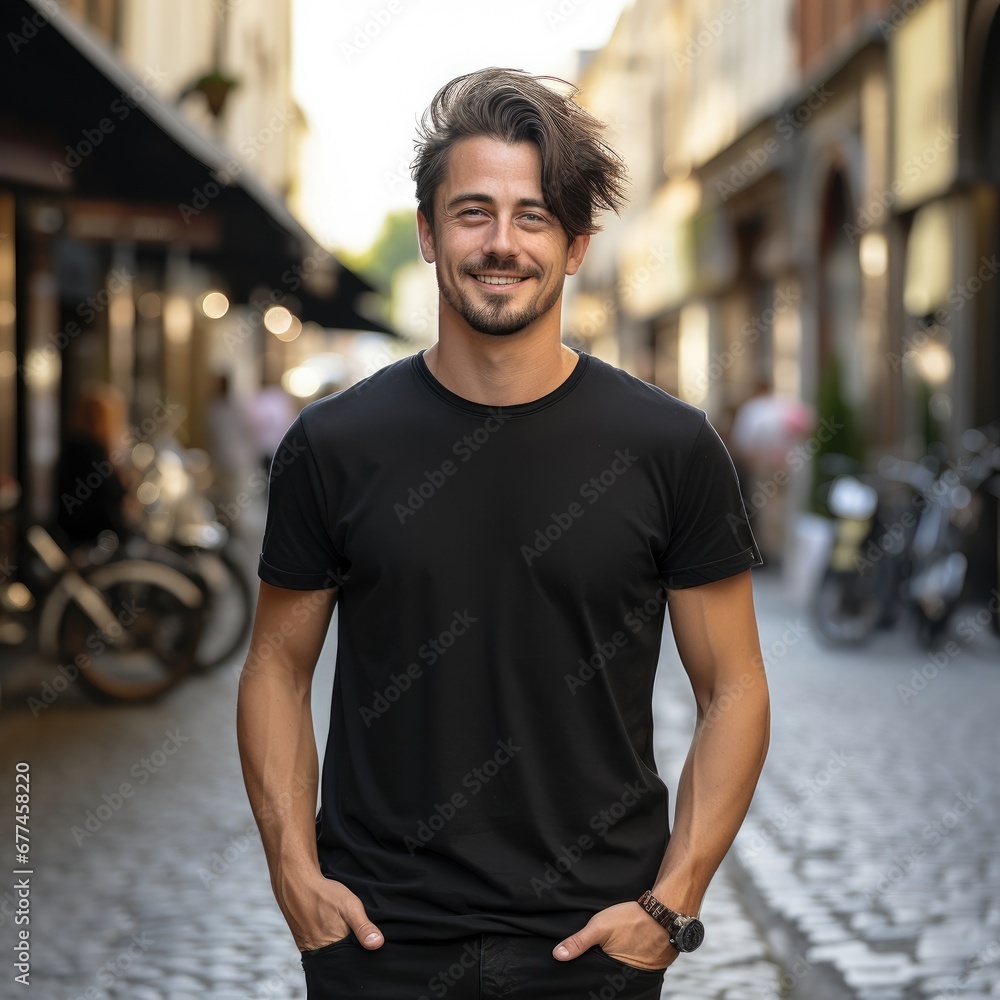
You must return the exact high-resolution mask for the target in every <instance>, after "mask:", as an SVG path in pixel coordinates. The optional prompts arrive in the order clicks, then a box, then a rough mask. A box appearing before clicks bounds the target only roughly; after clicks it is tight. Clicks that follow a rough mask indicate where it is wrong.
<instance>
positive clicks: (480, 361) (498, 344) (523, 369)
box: [424, 331, 580, 406]
mask: <svg viewBox="0 0 1000 1000" xmlns="http://www.w3.org/2000/svg"><path fill="white" fill-rule="evenodd" d="M470 332H471V333H472V336H464V335H461V334H460V335H457V336H446V335H444V331H440V332H439V339H438V342H437V343H436V344H434V345H433V346H432V347H429V348H428V349H427V350H426V351H425V352H424V361H425V362H426V364H427V367H428V368H429V369H430V373H431V374H432V375H433V376H434V377H435V378H436V379H437V380H438V381H439V382H440V383H441V384H442V385H443V386H444V387H445V388H446V389H450V390H451V391H452V392H453V393H455V394H456V395H458V396H461V397H462V398H463V399H468V400H471V401H472V402H474V403H482V404H484V405H486V406H516V405H517V404H518V403H530V402H531V401H532V400H535V399H540V398H541V397H542V396H545V395H546V394H548V393H550V392H552V391H553V390H554V389H557V388H558V387H559V386H560V385H562V383H563V382H565V381H566V379H567V378H569V376H570V373H571V372H572V371H573V369H574V368H575V367H576V365H577V362H578V361H579V360H580V358H579V355H577V353H576V352H575V351H573V350H572V349H571V348H569V347H566V346H565V345H564V344H563V343H561V341H560V340H559V339H558V331H556V334H555V335H554V336H553V335H551V334H549V335H547V336H544V337H542V336H539V335H538V333H540V332H541V331H538V333H536V334H534V335H532V334H530V333H528V332H527V331H522V332H521V333H515V334H511V335H509V336H506V337H493V336H488V335H485V334H479V333H475V332H474V331H470Z"/></svg>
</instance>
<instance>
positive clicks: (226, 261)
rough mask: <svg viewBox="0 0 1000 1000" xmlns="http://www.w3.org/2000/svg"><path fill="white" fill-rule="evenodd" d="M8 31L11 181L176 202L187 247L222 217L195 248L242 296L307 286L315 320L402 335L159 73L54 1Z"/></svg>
mask: <svg viewBox="0 0 1000 1000" xmlns="http://www.w3.org/2000/svg"><path fill="white" fill-rule="evenodd" d="M0 29H2V35H3V37H4V39H5V45H7V46H9V47H10V48H11V49H12V51H9V52H8V53H7V55H6V56H5V57H4V58H3V59H2V60H0V181H3V180H7V181H9V182H11V183H13V184H16V185H23V186H26V187H28V188H34V189H38V190H39V191H44V190H51V191H53V192H62V193H64V194H67V195H72V196H74V197H77V198H83V199H95V200H102V199H103V200H108V201H116V202H119V203H121V202H135V203H145V204H153V203H155V204H159V205H161V206H164V205H165V206H168V207H169V208H170V210H171V212H176V214H177V218H178V220H179V221H180V227H179V228H180V230H181V232H182V235H181V237H180V238H179V240H178V242H179V243H181V244H184V242H185V241H184V239H183V230H184V229H186V228H188V227H189V226H191V225H193V224H196V220H197V219H198V218H199V217H200V216H201V215H202V214H205V215H210V216H214V217H217V219H218V220H219V223H220V224H219V234H220V235H219V239H218V242H217V245H214V246H211V247H206V246H204V245H203V244H204V241H201V242H202V245H201V246H195V247H194V248H193V250H192V255H193V256H196V257H198V258H199V259H203V260H205V261H207V262H209V263H210V264H211V266H212V267H213V268H214V269H215V270H217V271H218V272H220V273H221V275H222V276H223V277H225V278H226V279H227V280H228V281H229V282H230V284H231V288H232V291H233V293H234V295H236V296H237V297H239V296H240V295H241V294H242V293H246V292H249V290H250V288H252V287H257V286H260V285H261V284H264V285H268V286H269V287H271V288H273V289H274V291H275V293H284V292H285V291H287V292H288V293H289V294H296V293H298V294H296V297H297V298H298V299H299V301H300V302H301V303H302V304H303V309H308V310H309V311H308V313H304V314H303V315H302V316H301V318H302V319H303V320H313V321H314V322H317V323H319V324H320V325H321V326H324V327H336V328H341V329H359V330H376V331H380V332H383V333H390V334H393V335H395V334H394V333H393V331H391V330H389V329H387V328H386V327H385V326H384V325H383V324H381V323H379V322H377V321H374V320H369V319H368V318H366V317H364V316H363V315H361V312H360V307H359V305H358V302H357V300H359V299H361V298H362V297H364V296H366V295H369V296H370V295H371V293H372V292H373V289H372V288H371V286H370V285H369V284H368V283H367V282H366V281H364V280H363V279H362V278H360V277H359V276H358V275H356V274H354V273H353V272H352V271H350V270H349V269H348V268H346V267H344V266H343V265H342V264H340V262H339V261H337V260H336V259H335V258H333V256H332V255H330V254H329V253H328V252H327V251H325V250H324V249H323V248H322V247H320V246H319V244H318V243H317V241H316V240H315V239H314V238H313V237H312V236H311V234H310V233H309V232H308V231H307V230H306V229H305V228H304V227H303V226H302V225H301V223H299V221H298V220H297V219H296V218H295V217H294V216H293V215H292V214H291V212H289V211H288V209H287V207H286V206H285V204H284V203H283V201H282V199H281V198H280V197H279V196H278V195H277V194H275V193H273V192H272V191H270V190H269V189H268V188H267V186H266V185H264V184H263V183H262V182H261V181H260V180H259V179H258V178H257V177H255V176H254V174H253V173H252V169H251V168H248V167H247V165H246V163H245V162H244V161H243V160H242V159H241V158H240V157H239V156H236V155H235V154H231V153H229V152H227V151H226V150H225V149H224V148H223V147H222V146H221V145H220V144H219V143H217V142H216V141H215V140H214V139H212V138H210V137H208V136H206V135H205V134H204V133H202V132H201V131H200V130H199V129H198V128H196V127H195V126H194V125H193V124H192V123H191V122H189V121H188V120H187V119H186V118H185V117H184V116H183V115H182V114H181V113H180V111H179V110H178V109H177V108H176V107H174V106H173V105H172V104H170V103H167V102H164V101H162V100H160V99H159V98H158V97H157V96H156V94H155V93H154V92H153V79H152V78H151V75H150V74H147V76H146V78H145V80H144V79H143V78H142V77H139V76H137V75H136V74H135V73H134V72H133V71H132V70H131V69H130V68H129V67H127V66H125V65H124V64H123V63H122V62H121V60H120V59H119V58H118V56H117V55H116V54H115V52H114V50H113V49H112V48H111V47H109V46H108V45H107V44H106V43H105V42H104V41H103V39H101V38H99V37H97V36H95V35H94V34H93V33H92V32H91V31H90V30H89V29H88V28H87V27H86V26H85V25H83V24H81V23H79V22H78V21H76V20H75V19H74V18H73V17H72V16H71V15H69V14H66V13H65V12H64V11H63V10H62V9H61V8H60V7H59V6H58V5H56V4H54V3H52V2H51V0H8V2H7V3H5V4H3V11H2V13H0ZM155 72H156V70H155V67H154V68H153V69H152V70H151V74H154V73H155ZM191 242H192V244H197V243H198V241H195V240H193V241H191Z"/></svg>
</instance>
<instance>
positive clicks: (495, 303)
mask: <svg viewBox="0 0 1000 1000" xmlns="http://www.w3.org/2000/svg"><path fill="white" fill-rule="evenodd" d="M480 271H492V272H494V273H502V272H507V273H508V274H511V275H518V276H521V277H540V275H538V274H537V273H532V272H525V271H522V270H520V269H519V268H518V267H517V266H516V265H513V266H512V265H510V264H502V263H501V262H500V261H499V260H498V259H496V258H493V259H490V258H485V259H484V260H483V261H480V262H477V263H476V264H475V265H471V266H470V265H466V266H464V267H462V268H461V273H462V274H474V273H477V272H480ZM473 280H475V279H473ZM483 287H484V289H488V288H489V286H488V285H484V286H483ZM438 290H439V291H440V293H441V297H442V298H443V299H444V300H445V302H447V303H448V305H450V306H451V307H452V309H454V310H455V312H457V313H458V314H459V315H460V316H461V317H462V319H464V320H465V322H466V323H468V324H469V326H470V327H472V329H473V330H475V331H476V332H477V333H484V334H487V335H488V336H490V337H508V336H510V335H511V334H513V333H519V332H520V331H521V330H523V329H524V328H525V327H526V326H530V325H531V324H532V323H534V322H535V320H536V319H538V318H539V317H540V316H544V315H545V314H546V313H547V312H548V311H549V310H550V309H552V307H553V306H554V305H555V304H556V302H558V301H559V296H560V294H561V293H562V287H561V286H556V287H555V288H553V289H552V291H551V293H550V294H549V295H547V296H546V298H545V299H543V300H542V301H540V302H539V301H538V300H533V301H531V302H529V303H527V304H526V305H523V306H521V307H520V308H515V307H514V305H513V303H511V302H508V301H507V299H508V297H509V296H508V294H507V293H506V292H492V293H491V292H489V291H488V290H487V291H485V293H484V294H485V296H486V299H487V301H486V302H485V303H483V304H479V303H477V302H474V301H473V300H472V298H471V297H470V296H469V295H467V294H466V293H465V291H464V290H463V289H462V288H460V287H458V286H456V287H449V286H448V285H447V284H446V283H445V282H443V281H442V280H441V275H440V273H439V274H438Z"/></svg>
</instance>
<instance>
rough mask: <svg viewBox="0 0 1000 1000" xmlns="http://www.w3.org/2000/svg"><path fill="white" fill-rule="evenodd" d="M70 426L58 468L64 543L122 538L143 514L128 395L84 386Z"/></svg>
mask: <svg viewBox="0 0 1000 1000" xmlns="http://www.w3.org/2000/svg"><path fill="white" fill-rule="evenodd" d="M67 428H68V429H67V434H66V437H65V439H64V441H63V446H62V450H61V451H60V454H59V460H58V463H57V467H56V483H57V489H58V494H59V512H58V516H57V523H58V525H59V528H60V530H61V531H62V533H63V535H64V539H65V540H66V541H68V542H69V543H71V544H73V545H77V544H84V543H90V542H92V541H94V540H95V539H96V538H97V537H98V536H99V535H100V534H101V532H102V531H113V532H114V533H115V534H116V535H117V536H118V538H119V539H121V538H124V537H125V536H127V535H128V534H129V533H130V532H131V531H132V530H133V528H134V526H135V524H136V519H137V518H138V517H139V516H140V513H141V505H140V504H139V501H138V499H137V497H136V495H135V490H136V487H137V486H138V484H139V481H140V477H139V475H138V472H137V471H136V469H135V467H134V466H133V465H132V459H131V446H132V443H133V441H132V435H131V431H130V428H129V424H128V402H127V400H126V398H125V395H124V393H122V392H121V390H119V389H117V388H115V387H114V386H112V385H108V384H107V383H104V382H98V381H91V382H86V383H84V384H83V385H81V386H80V388H79V389H78V390H77V393H76V399H75V401H74V403H73V405H72V408H71V415H70V419H69V421H68V422H67Z"/></svg>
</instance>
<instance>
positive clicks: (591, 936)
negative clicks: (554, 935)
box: [552, 924, 597, 962]
mask: <svg viewBox="0 0 1000 1000" xmlns="http://www.w3.org/2000/svg"><path fill="white" fill-rule="evenodd" d="M595 944H597V934H596V933H595V932H594V931H592V930H591V929H590V924H587V926H586V927H584V928H583V929H582V930H578V931H577V932H576V933H575V934H570V936H569V937H568V938H566V939H565V940H564V941H561V942H560V943H559V944H557V945H556V946H555V948H553V949H552V954H553V956H554V957H555V958H557V959H559V961H561V962H567V961H569V959H571V958H578V957H579V956H580V955H582V954H583V953H584V952H585V951H586V950H587V949H588V948H590V947H592V946H593V945H595Z"/></svg>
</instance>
